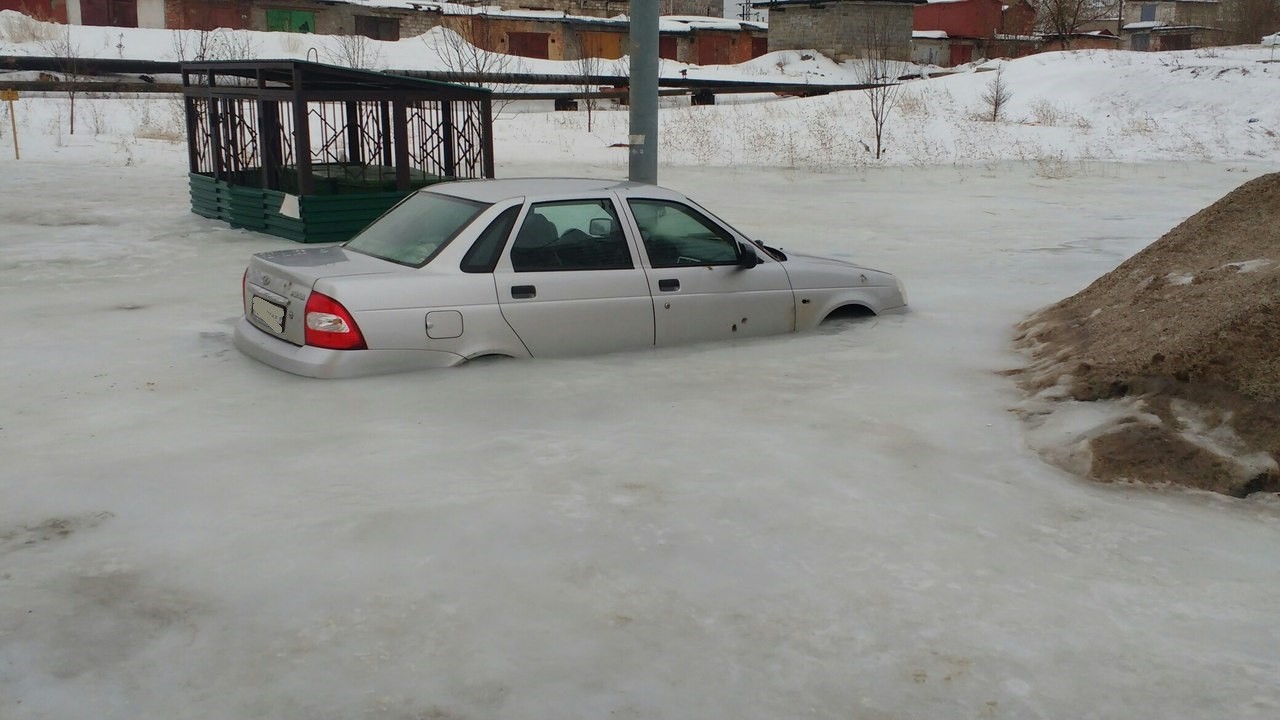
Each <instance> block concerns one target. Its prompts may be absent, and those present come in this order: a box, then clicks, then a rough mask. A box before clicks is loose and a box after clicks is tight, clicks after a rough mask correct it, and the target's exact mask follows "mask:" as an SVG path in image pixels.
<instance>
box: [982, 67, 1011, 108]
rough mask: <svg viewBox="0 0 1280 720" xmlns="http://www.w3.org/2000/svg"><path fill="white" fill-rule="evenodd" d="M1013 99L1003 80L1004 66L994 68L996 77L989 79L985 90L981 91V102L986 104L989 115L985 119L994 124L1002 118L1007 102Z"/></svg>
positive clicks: (1007, 85)
mask: <svg viewBox="0 0 1280 720" xmlns="http://www.w3.org/2000/svg"><path fill="white" fill-rule="evenodd" d="M1012 99H1013V91H1012V90H1010V89H1009V83H1007V82H1005V79H1004V66H1003V65H1001V66H1000V67H998V68H996V76H995V77H993V78H991V81H990V82H988V83H987V89H986V90H983V91H982V101H983V102H985V103H986V104H987V109H988V110H990V114H989V115H988V116H987V119H988V120H990V121H991V122H996V121H998V120H1000V118H1001V117H1003V116H1004V111H1005V110H1006V109H1007V108H1008V107H1009V101H1010V100H1012Z"/></svg>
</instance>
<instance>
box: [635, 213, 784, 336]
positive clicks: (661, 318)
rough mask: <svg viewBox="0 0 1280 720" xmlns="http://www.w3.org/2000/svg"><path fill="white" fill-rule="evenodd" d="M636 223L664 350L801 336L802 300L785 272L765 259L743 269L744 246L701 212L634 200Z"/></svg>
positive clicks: (769, 259)
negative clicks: (789, 334) (798, 313)
mask: <svg viewBox="0 0 1280 720" xmlns="http://www.w3.org/2000/svg"><path fill="white" fill-rule="evenodd" d="M626 210H627V213H628V220H629V222H631V223H633V226H634V227H633V229H634V232H635V233H636V234H637V235H639V236H640V237H641V239H642V242H641V243H640V246H641V247H642V248H643V252H644V257H645V264H646V265H648V267H647V268H646V272H647V274H648V277H649V289H650V292H651V293H652V294H653V298H654V341H655V344H657V345H659V346H664V345H678V344H682V343H689V342H706V341H711V340H725V339H731V338H739V337H753V336H760V335H776V334H780V333H786V332H792V331H794V330H795V296H794V294H793V293H792V290H791V282H790V280H789V279H788V278H787V272H786V269H785V268H783V267H782V265H781V264H780V263H778V262H776V261H774V260H773V259H772V258H767V257H761V258H760V263H759V264H758V265H756V266H754V267H745V266H743V265H741V264H740V263H739V259H740V258H741V257H742V253H743V252H754V250H752V249H749V248H744V247H742V246H741V244H742V243H743V242H744V239H743V238H740V237H739V236H738V235H737V234H736V233H734V232H732V230H731V229H729V228H727V227H725V226H723V225H721V224H720V223H718V222H716V221H715V220H713V219H711V218H710V217H708V216H707V214H705V213H703V212H700V211H699V210H698V209H697V208H695V207H692V206H689V205H684V204H683V203H677V202H673V201H670V200H650V199H646V198H630V199H629V200H628V203H627V204H626Z"/></svg>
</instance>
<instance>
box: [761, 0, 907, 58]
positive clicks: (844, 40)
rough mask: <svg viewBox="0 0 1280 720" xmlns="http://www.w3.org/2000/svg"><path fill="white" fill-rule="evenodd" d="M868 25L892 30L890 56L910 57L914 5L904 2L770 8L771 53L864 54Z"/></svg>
mask: <svg viewBox="0 0 1280 720" xmlns="http://www.w3.org/2000/svg"><path fill="white" fill-rule="evenodd" d="M868 24H875V25H878V26H880V27H884V28H886V29H887V30H888V31H889V33H890V36H891V37H892V38H893V39H894V41H893V46H892V47H891V48H889V57H890V58H891V59H894V60H910V59H911V30H912V5H911V4H909V3H903V2H841V3H831V4H828V5H822V6H818V7H813V6H807V5H796V6H791V7H786V8H781V7H774V8H772V9H771V10H770V11H769V52H774V51H777V50H808V49H814V50H817V51H819V52H821V53H823V54H825V55H828V56H830V57H833V58H837V59H844V58H851V57H861V56H863V55H865V54H866V51H865V49H864V47H863V46H864V45H865V40H864V39H863V36H864V32H865V28H866V27H867V26H868Z"/></svg>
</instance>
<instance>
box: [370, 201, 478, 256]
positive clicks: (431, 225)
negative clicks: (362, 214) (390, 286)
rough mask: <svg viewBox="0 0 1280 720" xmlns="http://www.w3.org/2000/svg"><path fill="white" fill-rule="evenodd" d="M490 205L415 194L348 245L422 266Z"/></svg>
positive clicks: (373, 254) (376, 254)
mask: <svg viewBox="0 0 1280 720" xmlns="http://www.w3.org/2000/svg"><path fill="white" fill-rule="evenodd" d="M487 207H489V206H488V205H487V204H485V203H480V202H474V201H472V200H463V199H461V198H455V197H450V196H448V195H437V194H435V193H430V192H418V193H414V194H413V195H410V196H409V197H408V198H407V199H405V201H404V202H402V203H400V204H399V205H397V206H395V207H394V208H392V209H391V212H388V213H387V214H386V215H383V216H382V217H380V218H378V221H377V222H375V223H373V224H372V225H370V226H369V227H367V228H365V229H364V230H363V231H362V232H361V233H360V234H359V235H356V236H355V237H354V238H352V239H351V240H350V241H349V242H348V243H347V244H346V246H345V247H346V248H347V249H348V250H354V251H356V252H358V253H363V254H365V255H372V256H373V257H376V258H382V259H383V260H390V261H391V262H393V263H399V264H401V265H409V266H411V267H422V266H423V265H426V264H427V263H428V262H430V260H431V258H433V257H435V255H436V253H438V252H440V250H442V249H443V248H444V246H445V245H448V244H449V241H450V240H452V239H453V238H454V236H455V235H457V234H458V232H459V231H461V230H462V228H464V227H466V226H467V225H468V224H470V223H471V221H472V220H474V219H475V217H476V216H477V215H479V214H480V213H482V212H484V209H485V208H487Z"/></svg>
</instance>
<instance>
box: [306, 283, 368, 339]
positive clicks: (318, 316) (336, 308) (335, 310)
mask: <svg viewBox="0 0 1280 720" xmlns="http://www.w3.org/2000/svg"><path fill="white" fill-rule="evenodd" d="M305 312H306V321H307V338H306V342H307V344H308V345H311V346H313V347H320V348H328V349H330V350H364V349H367V348H368V347H369V346H368V345H365V343H364V336H363V335H361V334H360V328H359V327H357V326H356V321H355V318H353V317H351V313H349V312H347V309H346V308H344V307H342V303H340V302H338V301H337V300H334V299H333V298H331V297H329V296H328V295H325V294H323V293H318V292H312V293H311V297H308V298H307V309H306V311H305Z"/></svg>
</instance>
